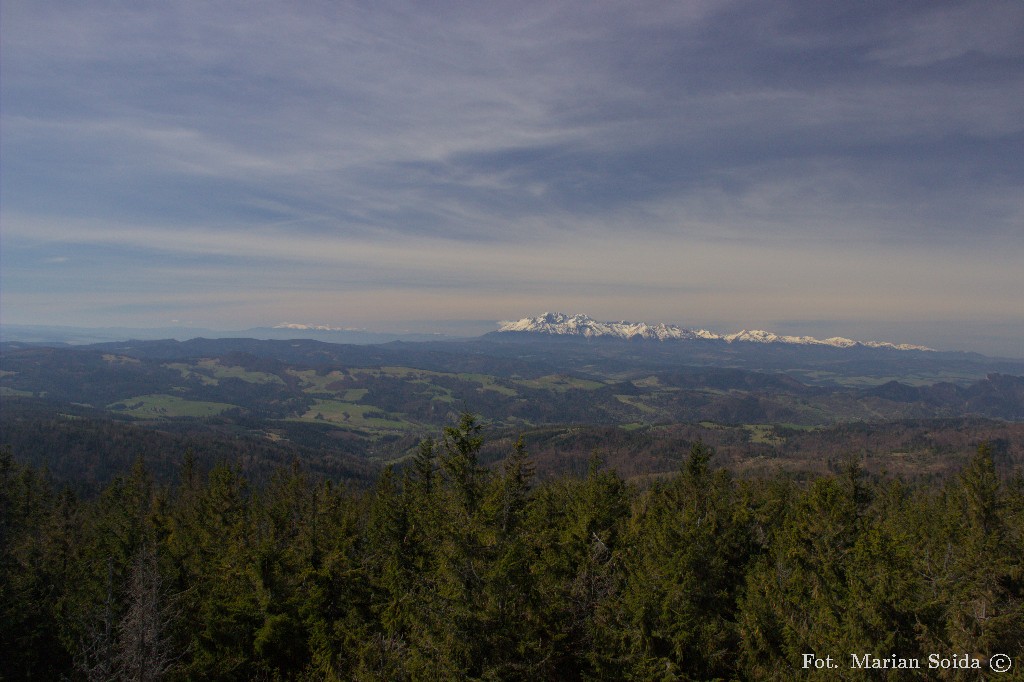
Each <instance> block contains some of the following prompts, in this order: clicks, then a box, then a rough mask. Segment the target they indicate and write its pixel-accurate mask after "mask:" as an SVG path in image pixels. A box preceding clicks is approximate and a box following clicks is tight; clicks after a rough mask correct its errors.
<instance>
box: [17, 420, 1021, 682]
mask: <svg viewBox="0 0 1024 682" xmlns="http://www.w3.org/2000/svg"><path fill="white" fill-rule="evenodd" d="M482 445H483V438H482V436H481V429H480V426H479V424H478V423H477V422H476V421H475V419H474V418H473V416H471V415H469V414H465V415H463V416H462V419H461V421H460V422H459V423H458V425H456V426H451V427H448V428H445V429H444V431H443V433H442V434H441V435H440V437H439V438H438V439H437V440H436V441H434V440H432V439H426V440H424V441H423V442H422V443H421V445H420V447H419V451H418V453H417V454H416V456H415V458H414V459H413V460H412V461H411V462H409V463H408V464H407V465H406V466H404V467H403V468H401V469H397V470H396V469H387V470H385V471H384V473H383V474H382V475H380V476H379V477H378V479H377V480H376V483H375V484H374V486H373V487H372V488H371V489H358V488H354V487H352V488H349V487H345V486H341V485H337V484H331V483H330V482H329V481H326V480H321V479H318V478H316V477H315V476H313V475H311V474H309V473H308V472H306V471H304V470H303V469H302V468H301V467H300V466H299V465H298V464H296V465H294V466H292V467H290V468H289V467H282V468H281V469H280V470H278V471H277V473H276V474H275V475H274V476H273V477H272V479H271V480H270V482H269V483H266V484H263V485H260V486H258V487H257V486H250V485H249V484H247V482H246V480H245V478H244V477H243V476H242V474H241V473H240V471H239V470H238V469H237V468H234V467H232V466H231V465H229V464H219V465H216V466H213V467H212V468H208V469H207V470H201V467H199V466H198V465H197V461H198V460H197V457H196V455H195V453H193V452H185V453H183V456H182V460H181V465H180V471H179V472H178V474H177V476H176V480H175V481H174V482H172V483H168V484H163V483H158V482H157V481H156V480H154V478H153V477H152V475H151V474H150V473H149V472H147V470H146V469H145V467H144V466H143V464H142V463H141V460H140V462H139V463H137V464H136V466H135V467H134V468H133V469H132V470H131V471H126V472H124V474H123V475H122V476H120V477H117V478H115V479H114V480H113V482H111V483H109V484H108V485H106V486H105V487H104V488H103V489H102V491H101V492H100V493H99V494H98V495H95V496H90V497H86V498H79V497H77V496H76V495H75V494H74V493H73V492H72V491H71V490H70V489H67V488H63V489H61V488H58V487H57V486H56V485H54V484H53V483H52V482H51V481H50V479H49V477H48V472H47V471H46V470H45V469H38V468H35V467H32V466H30V465H25V464H20V463H18V462H17V461H16V460H15V458H14V456H13V455H12V453H11V452H9V451H7V452H4V453H3V454H2V455H0V609H2V611H0V677H2V679H9V680H22V679H40V680H57V679H75V680H109V679H133V680H157V679H168V680H175V679H216V680H287V679H295V680H324V679H327V680H333V679H337V680H414V679H480V680H587V679H626V680H714V679H722V680H728V679H750V680H771V679H778V680H785V679H794V678H800V679H840V678H846V679H980V677H979V676H982V675H987V674H989V657H990V656H992V655H994V654H1007V655H1009V656H1011V657H1012V659H1013V661H1014V663H1015V665H1014V667H1013V668H1011V670H1010V671H1009V673H1008V674H1005V675H1002V676H1000V677H999V679H1019V678H1021V675H1022V672H1021V669H1020V664H1021V651H1022V647H1024V565H1022V557H1024V481H1022V479H1021V477H1020V476H1019V474H1018V475H1016V476H1014V477H1007V476H1005V475H1003V476H1001V475H1000V474H999V472H997V470H996V468H995V467H994V465H993V462H992V458H991V453H990V449H989V448H988V447H987V446H986V445H985V444H982V445H981V446H980V447H978V449H977V454H976V455H975V456H974V458H973V459H972V460H971V461H970V462H969V464H968V465H967V466H966V467H965V468H964V469H963V470H962V471H961V472H960V473H959V474H958V475H955V476H953V477H950V478H949V479H948V480H946V481H945V482H944V483H934V482H931V483H904V482H901V481H900V480H898V479H895V478H891V477H890V478H880V477H874V478H873V477H869V476H868V475H866V474H865V473H864V472H862V471H861V470H860V469H859V468H858V466H857V464H856V462H855V461H851V462H850V463H849V465H848V466H847V467H846V468H845V470H844V471H842V472H841V473H839V474H836V475H832V476H827V477H819V478H816V479H813V480H810V481H796V480H794V479H791V478H786V477H783V476H781V475H780V476H777V477H775V478H756V479H742V478H735V477H733V476H732V475H730V474H729V473H728V472H727V471H726V470H724V469H720V468H717V467H716V465H715V457H714V452H713V450H712V449H711V448H710V447H708V446H705V445H703V444H702V443H701V442H694V443H693V444H692V445H691V447H690V448H689V452H683V453H680V457H679V461H680V463H679V470H678V472H677V473H675V474H673V475H670V476H664V477H658V478H655V479H654V480H653V481H652V482H647V483H644V484H642V485H641V484H636V483H632V482H626V481H624V480H623V479H622V478H620V477H619V475H617V474H616V472H615V471H614V470H611V469H607V468H605V467H603V466H602V464H601V462H600V461H599V459H598V458H597V457H596V456H595V458H594V461H593V462H592V465H591V468H590V471H589V473H587V474H586V475H585V476H583V477H562V478H556V479H552V480H547V481H544V482H538V481H536V480H535V479H534V478H533V477H532V469H531V461H530V456H529V453H528V452H526V451H525V449H524V447H523V446H522V442H521V441H520V443H519V444H518V445H516V446H515V447H514V448H513V451H512V452H510V453H509V455H508V457H506V458H505V460H504V462H503V463H502V464H501V465H499V467H498V468H485V467H483V466H482V465H481V462H480V460H479V457H478V455H479V453H480V450H481V447H482ZM1004 473H1005V472H1004ZM808 655H811V656H810V658H808ZM864 655H869V658H867V659H865V658H863V656H864ZM851 656H856V657H859V658H857V659H856V661H855V662H858V663H860V664H863V663H867V664H868V668H865V666H864V665H852V667H851ZM826 661H828V662H830V663H831V667H830V666H829V665H824V664H825V662H826ZM872 661H873V662H874V665H875V667H876V668H877V667H878V666H879V665H880V662H881V663H884V664H886V665H887V666H897V665H898V664H899V663H900V661H902V662H903V664H904V665H906V664H908V662H909V663H912V662H913V661H917V662H918V664H919V665H920V668H919V669H913V668H911V669H892V668H887V669H881V670H877V669H876V670H872V669H870V666H871V662H872ZM972 661H975V662H976V664H977V665H979V666H980V671H979V670H976V669H973V668H971V667H966V666H971V665H972V663H971V662H972ZM815 662H817V666H821V667H816V665H815ZM935 662H937V663H938V665H937V666H936V665H934V663H935Z"/></svg>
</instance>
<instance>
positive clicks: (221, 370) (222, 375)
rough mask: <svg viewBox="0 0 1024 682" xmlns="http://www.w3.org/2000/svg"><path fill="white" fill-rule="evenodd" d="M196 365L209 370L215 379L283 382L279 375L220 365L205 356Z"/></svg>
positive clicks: (258, 382)
mask: <svg viewBox="0 0 1024 682" xmlns="http://www.w3.org/2000/svg"><path fill="white" fill-rule="evenodd" d="M196 367H197V368H199V369H201V370H206V371H208V372H210V373H211V374H212V375H213V377H214V378H216V379H241V380H242V381H248V382H249V383H250V384H282V385H283V384H284V381H282V380H281V377H279V376H277V375H276V374H269V373H267V372H250V371H249V370H247V369H245V368H244V367H239V366H237V365H222V364H220V361H219V360H218V359H216V358H207V359H205V360H200V361H199V362H197V363H196Z"/></svg>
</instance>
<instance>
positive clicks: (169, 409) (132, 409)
mask: <svg viewBox="0 0 1024 682" xmlns="http://www.w3.org/2000/svg"><path fill="white" fill-rule="evenodd" d="M234 407H237V405H231V404H229V403H213V402H205V401H201V400H185V399H184V398H179V397H178V396H174V395H166V394H164V393H153V394H150V395H140V396H135V397H134V398H127V399H125V400H122V401H119V402H116V403H112V404H110V405H107V409H108V410H113V411H115V412H121V413H124V414H130V415H131V416H133V417H138V418H140V419H147V418H149V419H152V418H153V417H212V416H214V415H218V414H220V413H221V412H224V411H225V410H230V409H232V408H234Z"/></svg>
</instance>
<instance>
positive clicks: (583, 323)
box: [498, 313, 719, 341]
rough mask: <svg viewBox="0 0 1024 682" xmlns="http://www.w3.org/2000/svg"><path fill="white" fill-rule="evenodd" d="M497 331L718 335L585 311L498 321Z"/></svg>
mask: <svg viewBox="0 0 1024 682" xmlns="http://www.w3.org/2000/svg"><path fill="white" fill-rule="evenodd" d="M500 324H501V326H500V327H499V329H498V331H499V332H533V333H538V334H551V335H558V336H563V335H569V336H583V337H586V338H598V337H607V338H620V339H656V340H658V341H666V340H669V339H680V340H689V339H697V338H719V337H718V335H716V334H712V333H711V332H709V331H706V330H703V329H701V330H699V331H691V330H689V329H682V328H680V327H677V326H675V325H671V324H656V325H649V324H647V323H646V322H626V321H624V320H623V321H621V322H598V321H596V320H594V319H593V318H591V317H589V316H587V315H566V314H565V313H544V314H543V315H541V316H540V317H525V318H523V319H521V320H517V321H515V322H501V323H500Z"/></svg>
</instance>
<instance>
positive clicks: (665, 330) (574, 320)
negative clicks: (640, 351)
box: [497, 313, 934, 352]
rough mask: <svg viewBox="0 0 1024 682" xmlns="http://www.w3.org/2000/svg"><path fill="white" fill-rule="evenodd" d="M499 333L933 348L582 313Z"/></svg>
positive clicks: (547, 317) (527, 320) (531, 320)
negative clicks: (615, 319)
mask: <svg viewBox="0 0 1024 682" xmlns="http://www.w3.org/2000/svg"><path fill="white" fill-rule="evenodd" d="M499 324H500V326H499V328H498V330H497V331H498V333H527V334H548V335H551V336H582V337H584V338H611V339H615V338H618V339H624V340H633V339H646V340H656V341H699V340H703V341H722V342H725V343H730V344H731V343H736V342H741V343H760V344H776V343H779V344H792V345H803V346H831V347H833V348H853V347H857V346H862V347H867V348H888V349H892V350H903V351H929V352H934V349H933V348H928V347H927V346H916V345H912V344H909V343H900V344H896V343H888V342H884V341H854V340H853V339H847V338H843V337H841V336H834V337H832V338H828V339H816V338H814V337H811V336H783V335H779V334H775V333H773V332H767V331H763V330H760V329H755V330H746V329H744V330H743V331H739V332H736V333H734V334H724V335H723V334H716V333H714V332H711V331H708V330H706V329H696V330H694V329H684V328H682V327H678V326H676V325H674V324H665V323H659V324H654V325H652V324H648V323H646V322H626V321H622V322H599V321H597V320H594V319H593V318H591V317H589V316H587V315H582V314H576V315H567V314H565V313H544V314H543V315H540V316H539V317H524V318H523V319H521V320H515V321H505V322H500V323H499Z"/></svg>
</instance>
